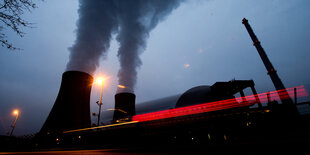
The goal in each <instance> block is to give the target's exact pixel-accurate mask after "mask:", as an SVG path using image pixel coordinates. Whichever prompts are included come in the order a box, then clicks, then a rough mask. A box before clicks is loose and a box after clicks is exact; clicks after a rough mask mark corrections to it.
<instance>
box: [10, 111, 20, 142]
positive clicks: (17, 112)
mask: <svg viewBox="0 0 310 155" xmlns="http://www.w3.org/2000/svg"><path fill="white" fill-rule="evenodd" d="M13 115H15V116H16V118H15V121H14V124H13V126H12V131H11V133H10V136H12V134H13V131H14V128H15V125H16V121H17V119H18V115H19V110H17V109H16V110H14V111H13Z"/></svg>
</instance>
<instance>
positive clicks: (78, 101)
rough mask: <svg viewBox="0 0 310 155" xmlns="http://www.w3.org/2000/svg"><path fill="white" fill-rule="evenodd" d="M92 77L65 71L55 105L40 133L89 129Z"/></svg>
mask: <svg viewBox="0 0 310 155" xmlns="http://www.w3.org/2000/svg"><path fill="white" fill-rule="evenodd" d="M92 83H93V77H92V76H91V75H89V74H87V73H84V72H79V71H67V72H65V73H63V75H62V82H61V86H60V90H59V93H58V96H57V98H56V101H55V104H54V106H53V108H52V110H51V112H50V114H49V116H48V117H47V119H46V121H45V123H44V125H43V127H42V129H41V131H40V132H41V133H47V132H50V131H51V132H57V131H63V130H70V129H78V128H86V127H90V125H91V122H90V105H89V101H90V91H91V87H92Z"/></svg>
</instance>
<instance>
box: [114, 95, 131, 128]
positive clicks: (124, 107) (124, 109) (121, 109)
mask: <svg viewBox="0 0 310 155" xmlns="http://www.w3.org/2000/svg"><path fill="white" fill-rule="evenodd" d="M135 100H136V95H135V94H133V93H118V94H116V95H115V110H114V116H113V121H114V122H118V121H120V120H121V119H124V118H127V117H130V116H133V115H135V114H136V108H135Z"/></svg>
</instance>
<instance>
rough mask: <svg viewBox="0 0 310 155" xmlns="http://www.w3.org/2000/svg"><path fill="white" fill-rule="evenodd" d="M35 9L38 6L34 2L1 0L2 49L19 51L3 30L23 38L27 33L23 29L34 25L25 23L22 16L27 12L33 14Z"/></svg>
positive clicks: (0, 27) (0, 38)
mask: <svg viewBox="0 0 310 155" xmlns="http://www.w3.org/2000/svg"><path fill="white" fill-rule="evenodd" d="M34 8H36V5H35V3H34V2H32V0H0V43H1V46H2V47H6V48H8V49H12V50H15V49H18V48H16V47H14V46H13V45H12V44H11V43H10V42H9V41H8V40H7V36H6V35H5V33H3V29H4V28H5V27H7V28H9V29H11V30H13V31H14V32H15V33H16V34H17V35H19V36H20V37H23V36H24V34H25V33H24V32H23V31H22V30H21V28H23V27H31V24H32V23H30V22H28V21H25V20H24V19H23V18H22V17H21V16H22V15H23V14H24V12H25V11H28V12H31V10H32V9H34Z"/></svg>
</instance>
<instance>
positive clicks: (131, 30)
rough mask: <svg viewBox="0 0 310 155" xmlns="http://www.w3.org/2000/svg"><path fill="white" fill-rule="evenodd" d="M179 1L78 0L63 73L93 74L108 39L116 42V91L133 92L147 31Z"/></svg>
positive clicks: (147, 34) (104, 51)
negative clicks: (73, 35) (72, 38)
mask: <svg viewBox="0 0 310 155" xmlns="http://www.w3.org/2000/svg"><path fill="white" fill-rule="evenodd" d="M182 1H183V0H104V1H103V0H80V8H79V20H78V23H77V26H78V29H77V39H76V41H75V43H74V45H73V46H72V47H71V48H69V50H70V51H71V54H70V61H69V63H68V65H67V70H79V71H84V72H88V73H90V74H93V73H94V71H95V70H96V67H97V66H98V65H99V58H100V56H105V55H106V51H107V50H108V48H109V44H110V40H111V36H112V35H113V33H117V41H118V42H119V43H120V48H119V50H118V58H119V61H120V70H119V73H118V78H119V84H120V85H123V86H125V88H120V87H119V88H118V92H133V89H134V86H135V84H136V79H137V69H138V68H139V67H140V66H141V64H142V62H141V60H140V58H139V55H140V54H141V53H142V52H143V51H144V50H145V48H146V40H147V39H148V37H149V33H150V31H151V30H152V29H153V28H154V27H156V25H157V24H158V23H159V22H160V21H161V20H163V19H164V18H165V17H166V16H167V15H168V14H170V13H171V12H172V11H173V10H174V9H175V8H177V7H178V6H179V4H180V3H181V2H182Z"/></svg>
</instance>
